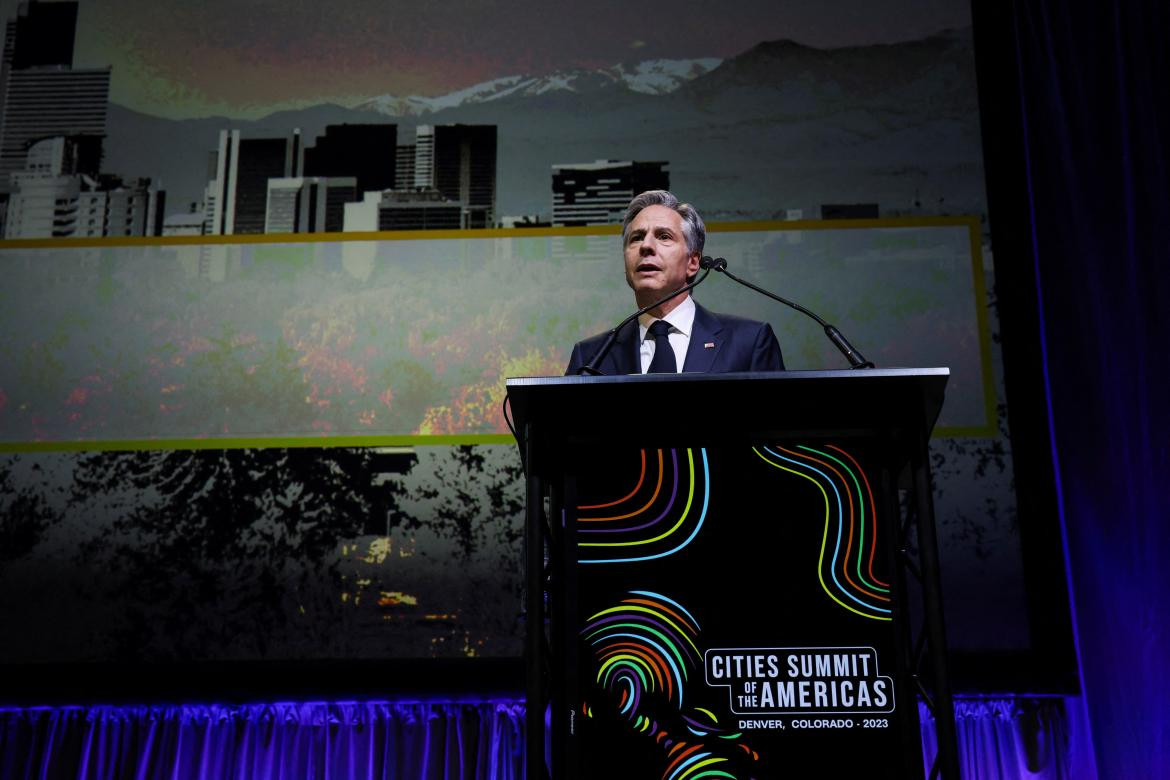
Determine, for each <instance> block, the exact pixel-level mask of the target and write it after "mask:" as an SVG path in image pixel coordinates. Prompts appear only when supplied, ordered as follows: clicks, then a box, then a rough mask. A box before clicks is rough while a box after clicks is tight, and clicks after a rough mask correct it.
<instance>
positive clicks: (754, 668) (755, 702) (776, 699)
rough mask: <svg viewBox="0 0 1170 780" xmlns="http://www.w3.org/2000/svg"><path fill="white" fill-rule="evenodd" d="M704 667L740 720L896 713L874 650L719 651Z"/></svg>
mask: <svg viewBox="0 0 1170 780" xmlns="http://www.w3.org/2000/svg"><path fill="white" fill-rule="evenodd" d="M703 665H704V667H705V669H706V674H707V685H708V686H710V687H712V688H719V687H725V688H727V689H728V694H729V696H730V703H731V711H732V712H733V713H735V714H737V715H792V714H813V713H816V714H837V713H840V714H864V713H881V712H893V711H894V683H893V680H892V679H891V678H890V677H887V676H884V675H882V674H880V673H879V671H878V659H877V653H876V652H875V651H874V649H873V648H872V647H760V648H718V649H712V650H708V651H707V652H706V653H705V654H704V656H703Z"/></svg>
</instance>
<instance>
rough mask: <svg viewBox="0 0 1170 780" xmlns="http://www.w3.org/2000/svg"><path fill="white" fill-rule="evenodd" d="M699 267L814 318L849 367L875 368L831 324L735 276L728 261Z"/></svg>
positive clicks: (708, 261) (718, 259) (708, 262)
mask: <svg viewBox="0 0 1170 780" xmlns="http://www.w3.org/2000/svg"><path fill="white" fill-rule="evenodd" d="M699 267H700V268H707V269H709V270H713V271H718V272H719V273H721V274H723V275H724V276H728V277H730V278H731V279H732V280H733V281H736V282H739V283H740V284H742V285H743V286H744V287H747V288H749V289H752V290H755V291H756V292H758V293H760V294H761V295H766V296H768V297H769V298H771V299H772V300H774V301H779V302H780V303H782V304H784V305H785V306H790V307H792V308H793V309H796V310H797V311H798V312H800V313H801V314H805V315H807V316H809V317H812V318H813V319H814V320H816V321H817V324H819V325H820V326H821V327H822V328H824V329H825V335H826V336H828V337H829V341H831V342H833V346H835V347H836V348H837V349H839V350H840V351H841V354H842V355H844V356H845V359H846V360H848V361H849V366H850V367H851V368H873V362H872V361H869V360H866V359H865V356H864V355H862V354H861V353H860V352H858V351H857V350H856V349H854V348H853V345H852V344H850V343H849V340H848V339H847V338H845V336H844V334H842V333H841V331H839V330H837V329H836V328H835V327H833V326H832V325H830V324H829V323H827V322H825V321H824V320H822V319H821V318H820V317H818V316H817V315H816V314H814V313H813V312H811V311H809V310H808V309H806V308H804V307H803V306H801V305H800V304H799V303H793V302H792V301H790V300H788V299H787V298H781V297H780V296H779V295H775V294H773V293H770V292H768V291H767V290H765V289H764V288H762V287H757V286H756V285H754V284H752V283H751V282H748V281H745V280H743V279H740V278H739V277H738V276H736V275H735V274H733V273H732V272H731V271H728V270H727V261H726V260H724V259H723V258H722V257H702V258H700V259H699Z"/></svg>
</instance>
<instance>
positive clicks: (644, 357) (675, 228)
mask: <svg viewBox="0 0 1170 780" xmlns="http://www.w3.org/2000/svg"><path fill="white" fill-rule="evenodd" d="M706 238H707V228H706V226H705V225H704V224H703V219H702V217H700V216H699V213H698V212H697V211H695V209H694V208H693V207H692V206H690V205H689V204H687V203H680V202H679V200H678V198H676V197H675V196H674V195H672V194H671V193H669V192H666V191H665V190H650V191H648V192H643V193H642V194H641V195H638V196H637V197H635V198H634V199H633V200H632V201H630V205H629V207H628V208H627V209H626V216H625V219H624V220H623V221H622V246H623V250H622V253H623V255H624V256H625V268H626V281H627V282H628V283H629V285H630V287H631V288H633V290H634V299H635V300H636V301H637V305H638V308H641V307H643V306H648V305H650V304H651V303H653V302H654V301H656V300H658V299H660V298H662V297H664V296H665V295H667V294H669V293H671V292H673V291H674V290H677V289H679V288H680V287H683V286H684V285H685V284H686V283H687V282H688V281H690V280H691V279H693V278H694V276H695V274H697V273H698V272H699V258H701V257H702V255H703V244H704V243H705V242H706ZM608 336H609V334H608V333H602V334H599V335H597V336H593V337H591V338H588V339H585V340H584V341H580V342H577V344H576V345H574V347H573V354H572V356H571V357H570V358H569V367H568V369H567V370H566V371H565V373H566V374H578V373H580V371H581V368H582V366H585V365H588V364H589V363H590V361H592V360H593V359H594V357H595V356H596V355H597V353H598V351H599V350H600V349H601V347H602V345H603V344H604V343H605V341H606V339H607V337H608ZM595 368H597V369H598V370H599V371H601V373H603V374H606V375H611V376H612V375H617V374H644V373H672V372H676V371H686V372H702V371H706V372H728V371H782V370H783V369H784V359H783V357H782V356H781V354H780V344H779V343H778V342H777V341H776V335H775V334H774V333H773V332H772V326H771V325H769V324H767V323H765V322H756V321H755V320H749V319H745V318H743V317H736V316H733V315H729V314H716V313H715V312H712V311H708V310H707V309H704V308H703V307H702V306H699V305H698V304H697V303H695V302H694V300H693V299H692V298H691V297H690V293H689V292H687V293H683V294H682V295H679V296H677V297H675V298H672V299H671V300H669V301H667V302H666V303H663V304H662V305H660V306H657V307H655V308H653V309H651V310H650V311H649V312H647V313H646V314H643V315H642V316H641V317H639V319H638V321H637V322H631V323H629V324H628V325H627V326H626V327H624V328H622V330H621V332H619V333H618V335H617V338H616V339H615V340H614V343H613V346H612V347H611V348H610V350H609V352H607V353H606V354H605V355H604V356H603V357H602V359H601V361H600V363H599V364H598V365H597V366H595Z"/></svg>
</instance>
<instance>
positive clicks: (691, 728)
mask: <svg viewBox="0 0 1170 780" xmlns="http://www.w3.org/2000/svg"><path fill="white" fill-rule="evenodd" d="M948 376H949V371H948V370H947V369H945V368H923V369H871V370H864V371H857V370H852V371H790V372H774V373H752V374H746V373H745V374H658V375H633V376H618V377H555V378H552V377H533V378H517V379H509V380H508V400H509V404H510V406H511V411H512V418H513V421H514V425H515V429H516V434H517V438H518V441H519V443H520V446H521V453H522V457H523V458H524V461H525V468H526V474H527V509H526V532H525V566H526V576H525V590H526V593H525V621H526V644H525V655H526V663H527V670H528V672H527V674H528V677H527V692H526V698H527V705H528V709H527V712H528V716H527V726H526V728H527V735H526V740H527V751H528V752H527V755H528V774H527V776H528V777H529V778H539V777H552V778H556V779H557V780H561V778H596V777H606V778H638V779H639V780H641V779H643V778H659V777H662V778H672V779H673V778H677V780H690V779H691V778H695V779H696V780H697V778H708V777H712V778H713V777H719V778H742V779H743V780H747V778H761V779H762V778H770V777H788V776H806V775H807V776H815V777H823V778H832V777H843V778H844V777H849V778H852V777H861V776H865V777H871V778H883V777H888V778H898V779H899V780H902V779H903V778H912V777H923V776H924V770H923V766H922V747H921V741H920V730H919V720H918V700H919V698H922V699H923V700H925V701H926V702H927V705H928V706H929V707H930V708H931V709H932V710H933V712H934V715H935V718H936V722H937V730H938V738H939V752H938V757H937V759H936V766H935V767H932V770H931V776H937V775H936V774H935V772H936V771H940V772H941V775H942V776H943V777H947V778H951V777H953V778H956V780H957V778H958V762H957V755H956V752H955V733H954V722H953V707H952V701H951V694H950V688H949V684H948V682H947V676H946V658H945V638H944V632H943V619H942V605H941V599H940V596H939V580H938V561H937V541H936V538H935V533H934V518H933V512H932V505H931V490H930V469H929V462H928V459H927V450H926V448H927V443H928V439H929V436H930V431H931V429H932V427H933V426H934V423H935V421H936V419H937V417H938V414H939V410H940V409H941V407H942V402H943V392H944V388H945V385H946V382H947V378H948ZM911 591H914V595H915V598H911ZM542 758H543V760H542ZM794 771H796V772H797V773H796V774H793V773H794ZM802 772H803V773H805V774H801V773H802ZM863 773H864V774H863Z"/></svg>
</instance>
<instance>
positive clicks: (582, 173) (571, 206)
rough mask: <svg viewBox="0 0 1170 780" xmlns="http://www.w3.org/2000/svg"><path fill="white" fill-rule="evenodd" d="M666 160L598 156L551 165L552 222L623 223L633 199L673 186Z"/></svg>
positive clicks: (561, 223)
mask: <svg viewBox="0 0 1170 780" xmlns="http://www.w3.org/2000/svg"><path fill="white" fill-rule="evenodd" d="M667 165H669V163H667V162H637V161H634V160H596V161H594V162H591V163H567V164H563V165H554V166H553V167H552V191H553V206H552V222H553V225H557V226H562V225H563V226H570V225H612V224H615V223H620V222H621V221H622V217H623V216H624V214H625V211H626V206H627V205H629V203H630V199H631V198H633V197H634V196H635V195H637V194H638V193H640V192H645V191H646V190H668V189H670V173H669V172H668V171H667V170H666V166H667Z"/></svg>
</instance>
